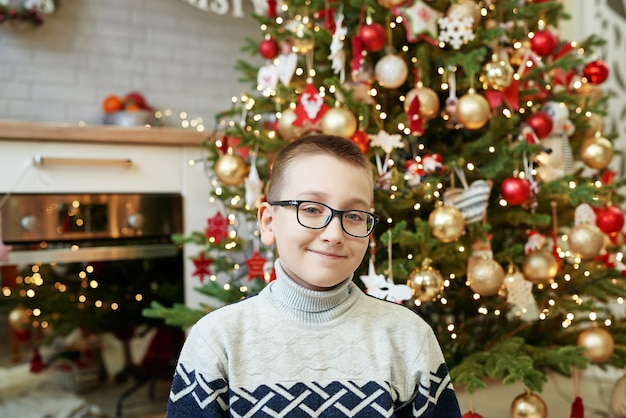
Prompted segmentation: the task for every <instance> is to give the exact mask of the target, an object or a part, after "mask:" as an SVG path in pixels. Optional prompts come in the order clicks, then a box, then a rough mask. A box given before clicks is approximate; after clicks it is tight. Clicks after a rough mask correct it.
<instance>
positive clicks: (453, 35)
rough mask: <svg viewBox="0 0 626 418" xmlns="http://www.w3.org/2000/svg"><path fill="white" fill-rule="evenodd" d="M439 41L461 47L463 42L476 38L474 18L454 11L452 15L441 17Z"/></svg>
mask: <svg viewBox="0 0 626 418" xmlns="http://www.w3.org/2000/svg"><path fill="white" fill-rule="evenodd" d="M438 23H439V41H441V42H444V43H446V44H450V45H452V48H454V49H459V48H461V46H462V45H463V44H466V43H468V42H470V41H473V40H474V29H473V26H474V18H473V17H472V16H463V15H462V14H461V13H459V12H458V11H453V12H452V13H450V16H444V17H442V18H439V20H438Z"/></svg>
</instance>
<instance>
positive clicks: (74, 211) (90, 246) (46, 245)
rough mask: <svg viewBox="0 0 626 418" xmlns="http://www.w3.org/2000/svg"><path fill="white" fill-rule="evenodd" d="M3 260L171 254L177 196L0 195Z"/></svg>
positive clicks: (178, 224)
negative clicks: (7, 248)
mask: <svg viewBox="0 0 626 418" xmlns="http://www.w3.org/2000/svg"><path fill="white" fill-rule="evenodd" d="M0 201H3V202H4V204H3V205H2V206H1V207H0V210H1V213H2V218H1V220H0V222H1V223H0V231H2V240H3V241H4V243H5V244H7V245H11V246H12V247H13V250H12V251H11V252H9V254H8V260H7V261H6V263H8V264H25V263H50V262H53V263H61V262H64V263H65V262H81V261H104V260H120V259H137V258H154V257H170V256H174V255H175V254H176V253H177V252H178V248H177V246H176V245H175V244H173V243H172V241H171V236H172V234H174V233H181V232H182V230H183V219H182V197H181V196H180V195H178V194H15V195H9V196H6V197H5V198H2V199H0Z"/></svg>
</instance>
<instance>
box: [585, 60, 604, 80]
mask: <svg viewBox="0 0 626 418" xmlns="http://www.w3.org/2000/svg"><path fill="white" fill-rule="evenodd" d="M583 75H584V76H585V78H586V79H587V81H589V82H590V83H591V84H594V85H598V84H602V83H604V82H605V81H606V79H607V78H608V77H609V67H608V65H606V62H604V61H602V60H595V61H591V62H588V63H587V64H586V65H585V68H584V69H583Z"/></svg>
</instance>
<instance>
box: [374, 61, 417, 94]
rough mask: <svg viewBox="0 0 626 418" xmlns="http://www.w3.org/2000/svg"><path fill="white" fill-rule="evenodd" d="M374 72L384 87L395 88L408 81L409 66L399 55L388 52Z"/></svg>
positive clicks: (377, 64)
mask: <svg viewBox="0 0 626 418" xmlns="http://www.w3.org/2000/svg"><path fill="white" fill-rule="evenodd" d="M374 74H375V75H376V80H378V83H379V84H380V85H381V86H382V87H384V88H387V89H395V88H397V87H400V86H401V85H402V84H404V82H405V81H406V79H407V77H408V76H409V67H408V66H407V64H406V62H405V61H404V60H403V59H402V58H400V57H399V56H397V55H393V54H387V55H385V56H384V57H382V58H381V59H380V60H378V62H377V63H376V65H375V66H374Z"/></svg>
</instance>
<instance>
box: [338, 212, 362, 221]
mask: <svg viewBox="0 0 626 418" xmlns="http://www.w3.org/2000/svg"><path fill="white" fill-rule="evenodd" d="M343 216H344V218H345V219H347V220H349V221H352V222H362V221H363V218H364V216H363V214H362V213H360V212H348V213H345V214H344V215H343Z"/></svg>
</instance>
